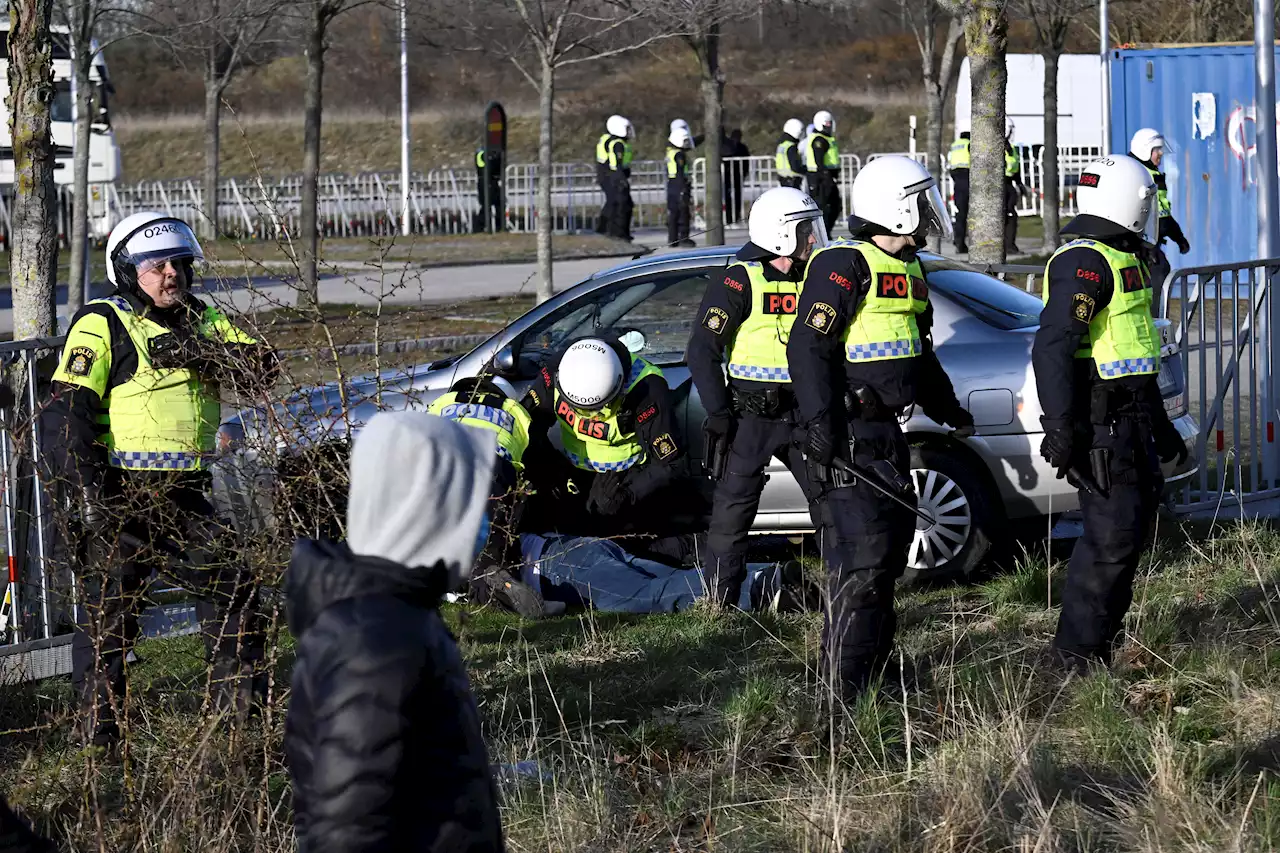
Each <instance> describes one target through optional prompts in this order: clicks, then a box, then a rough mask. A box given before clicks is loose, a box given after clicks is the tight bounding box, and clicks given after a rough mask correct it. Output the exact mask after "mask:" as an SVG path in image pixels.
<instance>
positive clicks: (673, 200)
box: [667, 128, 695, 248]
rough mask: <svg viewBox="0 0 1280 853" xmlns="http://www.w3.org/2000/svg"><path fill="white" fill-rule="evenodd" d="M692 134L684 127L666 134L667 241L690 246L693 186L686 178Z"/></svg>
mask: <svg viewBox="0 0 1280 853" xmlns="http://www.w3.org/2000/svg"><path fill="white" fill-rule="evenodd" d="M692 150H693V136H692V134H690V133H689V131H688V130H687V129H685V128H677V129H675V130H672V131H671V135H670V136H669V137H668V138H667V245H668V246H683V247H685V248H692V247H693V246H694V245H695V244H694V242H693V241H692V240H690V239H689V217H690V208H691V207H692V195H693V189H692V185H691V184H690V181H689V169H690V165H691V164H690V163H689V152H690V151H692Z"/></svg>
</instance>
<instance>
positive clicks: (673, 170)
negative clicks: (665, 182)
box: [667, 148, 689, 178]
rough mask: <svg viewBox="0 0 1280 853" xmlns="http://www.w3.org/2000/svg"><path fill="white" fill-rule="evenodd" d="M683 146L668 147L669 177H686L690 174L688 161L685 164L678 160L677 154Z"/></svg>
mask: <svg viewBox="0 0 1280 853" xmlns="http://www.w3.org/2000/svg"><path fill="white" fill-rule="evenodd" d="M683 150H684V149H683V148H668V149H667V177H668V178H684V177H687V176H688V175H689V164H688V163H687V162H686V163H685V164H684V165H683V166H681V165H680V162H679V161H677V160H676V155H677V154H679V153H680V152H681V151H683Z"/></svg>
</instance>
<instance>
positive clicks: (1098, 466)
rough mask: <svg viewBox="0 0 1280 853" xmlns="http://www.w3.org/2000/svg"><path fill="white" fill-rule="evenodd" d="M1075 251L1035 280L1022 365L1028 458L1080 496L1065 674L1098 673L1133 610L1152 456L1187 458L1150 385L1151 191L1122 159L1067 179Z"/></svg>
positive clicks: (1141, 173) (1065, 621)
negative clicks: (1029, 395)
mask: <svg viewBox="0 0 1280 853" xmlns="http://www.w3.org/2000/svg"><path fill="white" fill-rule="evenodd" d="M1076 200H1077V204H1078V205H1079V210H1080V215H1079V216H1077V217H1076V218H1075V219H1073V220H1072V221H1071V222H1070V223H1069V224H1068V225H1067V227H1066V228H1064V229H1062V233H1064V234H1071V235H1075V236H1076V237H1077V239H1075V240H1073V241H1072V242H1070V243H1068V244H1066V245H1065V246H1063V247H1062V248H1061V249H1059V250H1058V251H1057V252H1056V253H1054V256H1053V257H1052V258H1050V259H1049V264H1048V266H1047V267H1046V268H1045V275H1044V280H1045V290H1044V299H1045V307H1044V311H1043V312H1042V313H1041V315H1040V329H1039V331H1037V332H1036V339H1035V344H1034V346H1033V348H1032V352H1031V361H1032V366H1033V368H1034V369H1035V375H1036V387H1037V389H1039V394H1040V407H1041V409H1042V410H1043V413H1044V414H1043V415H1042V416H1041V423H1042V424H1043V425H1044V432H1045V436H1044V441H1043V443H1042V444H1041V446H1040V453H1041V455H1043V456H1044V458H1045V459H1046V460H1047V461H1048V462H1049V464H1050V465H1052V466H1053V467H1054V468H1056V469H1057V470H1058V476H1059V477H1062V476H1066V477H1067V478H1068V480H1070V481H1071V482H1072V484H1073V485H1075V486H1076V487H1077V488H1078V489H1079V492H1080V510H1081V512H1082V513H1083V515H1084V535H1083V536H1082V537H1081V538H1080V540H1079V541H1078V542H1077V543H1076V546H1075V550H1074V552H1073V553H1072V554H1071V562H1070V563H1069V564H1068V567H1067V585H1066V589H1065V591H1064V592H1063V596H1062V614H1061V616H1060V618H1059V620H1058V631H1057V634H1056V635H1055V636H1054V639H1053V649H1054V652H1055V654H1056V657H1057V658H1058V660H1059V661H1060V662H1061V663H1062V664H1063V665H1064V666H1066V667H1068V668H1071V669H1080V670H1084V669H1086V668H1087V667H1088V666H1089V664H1090V663H1092V662H1098V661H1100V662H1102V663H1104V664H1107V663H1110V661H1111V654H1112V651H1113V650H1114V648H1115V645H1116V637H1117V636H1118V634H1119V632H1120V628H1121V625H1122V624H1123V622H1124V615H1125V613H1126V612H1127V611H1128V609H1129V604H1130V602H1131V601H1132V599H1133V574H1134V570H1135V569H1136V568H1137V565H1138V557H1139V556H1140V555H1141V553H1142V549H1143V547H1144V545H1145V544H1146V541H1147V537H1148V535H1149V532H1150V527H1151V523H1152V521H1153V519H1154V517H1155V512H1156V508H1157V506H1158V504H1159V500H1160V493H1161V490H1162V488H1163V485H1164V480H1163V476H1162V474H1161V471H1160V466H1159V463H1158V461H1157V455H1158V456H1159V458H1160V459H1163V460H1164V461H1166V462H1170V461H1173V460H1174V459H1177V460H1178V462H1179V463H1181V462H1185V461H1186V458H1187V448H1186V444H1185V443H1184V442H1183V440H1182V438H1181V437H1180V436H1179V435H1178V431H1177V429H1176V428H1175V427H1174V426H1173V424H1172V423H1170V422H1169V417H1168V415H1167V414H1166V413H1165V410H1164V404H1163V401H1162V399H1161V395H1160V389H1159V387H1158V385H1157V380H1156V377H1157V376H1158V375H1159V372H1160V333H1159V330H1158V329H1157V328H1156V325H1155V322H1154V321H1153V320H1152V318H1151V294H1152V291H1151V279H1150V276H1149V264H1150V258H1151V255H1152V252H1153V248H1154V246H1155V242H1156V238H1157V228H1158V224H1157V210H1158V202H1157V187H1156V184H1155V181H1153V180H1152V178H1151V176H1150V174H1148V172H1147V170H1146V169H1145V168H1144V167H1143V165H1142V164H1141V163H1139V162H1138V161H1136V160H1134V159H1133V158H1130V157H1115V158H1109V157H1104V158H1101V159H1098V160H1094V161H1093V162H1092V163H1090V164H1089V165H1088V166H1086V167H1085V169H1084V172H1083V173H1082V174H1081V175H1080V187H1079V189H1078V190H1077V195H1076Z"/></svg>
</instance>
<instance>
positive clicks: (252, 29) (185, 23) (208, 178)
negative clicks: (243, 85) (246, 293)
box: [63, 0, 284, 238]
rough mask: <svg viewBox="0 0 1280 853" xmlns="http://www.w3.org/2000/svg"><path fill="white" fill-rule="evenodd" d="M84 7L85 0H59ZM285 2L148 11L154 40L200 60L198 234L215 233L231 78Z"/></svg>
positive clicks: (180, 5)
mask: <svg viewBox="0 0 1280 853" xmlns="http://www.w3.org/2000/svg"><path fill="white" fill-rule="evenodd" d="M63 2H78V3H84V2H86V0H63ZM283 4H284V0H201V2H198V3H192V2H190V0H154V2H153V4H152V7H151V9H150V12H149V17H150V18H151V21H150V25H149V29H150V30H151V33H152V35H153V36H156V37H158V38H161V39H163V40H164V41H166V42H167V43H168V44H169V45H170V46H171V47H172V48H173V49H174V50H175V51H176V52H177V54H178V56H179V58H180V59H182V60H183V61H185V59H186V57H189V56H197V57H199V62H200V68H201V76H202V78H203V82H204V176H203V181H202V183H203V186H204V198H203V199H202V201H203V206H204V210H203V214H204V224H203V227H202V228H201V233H202V235H203V236H206V237H209V238H215V237H217V235H218V163H219V158H220V142H221V133H220V132H221V121H222V99H223V95H224V94H225V93H226V90H227V86H229V85H230V84H231V81H232V80H233V79H234V78H235V76H236V74H237V73H239V72H240V71H241V70H243V69H244V68H245V67H247V66H248V65H250V64H252V63H253V62H254V61H257V60H261V59H263V58H264V56H263V54H264V51H265V50H266V49H267V47H268V45H267V43H266V41H267V39H266V36H267V34H268V31H269V29H270V28H271V27H272V26H273V25H275V24H277V23H278V21H279V13H280V11H281V6H282V5H283Z"/></svg>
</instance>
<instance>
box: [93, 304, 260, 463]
mask: <svg viewBox="0 0 1280 853" xmlns="http://www.w3.org/2000/svg"><path fill="white" fill-rule="evenodd" d="M89 304H90V305H109V306H111V309H112V310H113V311H115V313H116V316H117V317H119V319H120V322H121V324H122V325H123V326H124V328H125V331H126V332H127V333H128V335H129V339H130V340H131V341H132V342H133V346H134V349H135V350H137V354H138V367H137V369H136V370H135V371H134V373H133V376H131V377H129V379H128V381H126V382H122V383H121V384H119V385H117V386H115V387H114V388H111V389H110V390H109V391H108V392H107V399H106V415H105V418H104V419H103V421H104V423H103V425H104V426H105V427H106V433H105V435H103V437H102V441H103V443H104V444H105V445H106V447H107V462H108V464H110V465H111V467H113V468H124V469H126V470H130V471H194V470H199V469H201V468H204V467H205V466H206V465H207V464H208V463H209V462H210V461H211V460H212V458H213V450H214V439H215V436H216V434H217V429H218V423H219V421H220V419H221V414H222V406H221V404H220V403H219V401H218V398H217V397H216V396H214V395H212V394H210V393H209V392H208V390H207V388H206V386H205V383H204V382H202V381H201V380H200V377H199V375H198V374H197V373H196V372H195V371H192V370H167V369H159V368H155V367H152V365H151V356H150V354H149V353H150V351H149V348H148V341H150V340H151V339H152V338H158V337H160V336H161V335H167V334H171V333H172V331H173V330H172V329H169V328H167V327H165V326H162V325H160V324H159V323H157V322H155V321H154V320H149V319H147V318H146V317H145V316H143V315H140V314H136V313H134V310H133V306H132V305H130V304H129V302H128V300H126V299H125V298H124V297H122V296H112V297H108V298H106V299H95V300H93V301H92V302H90V303H89ZM232 330H234V332H232ZM195 332H196V334H199V335H202V336H204V337H208V338H214V339H221V340H232V341H236V342H241V343H252V342H253V339H252V338H250V337H248V336H247V335H245V334H244V333H243V332H240V331H239V330H235V327H234V326H232V325H231V322H230V321H229V320H227V318H226V317H225V316H224V315H223V314H222V312H221V311H219V310H218V309H217V308H214V307H212V306H210V307H208V308H205V311H204V314H203V315H202V316H201V318H200V323H199V325H198V326H197V327H196V330H195Z"/></svg>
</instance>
